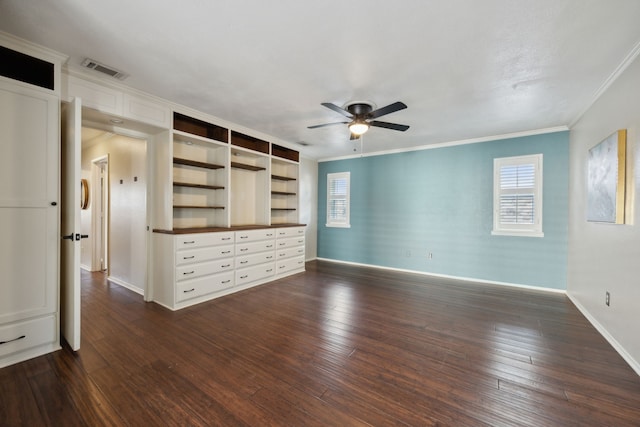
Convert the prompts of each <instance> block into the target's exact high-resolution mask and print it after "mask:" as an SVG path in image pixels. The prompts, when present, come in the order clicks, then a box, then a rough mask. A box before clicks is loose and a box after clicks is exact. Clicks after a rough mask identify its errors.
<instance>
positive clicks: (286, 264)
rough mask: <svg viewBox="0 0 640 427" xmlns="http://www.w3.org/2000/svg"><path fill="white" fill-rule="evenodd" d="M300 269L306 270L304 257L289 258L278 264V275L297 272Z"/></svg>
mask: <svg viewBox="0 0 640 427" xmlns="http://www.w3.org/2000/svg"><path fill="white" fill-rule="evenodd" d="M298 268H304V255H302V256H298V257H295V258H287V259H285V260H282V261H278V262H277V263H276V271H277V273H278V274H281V273H286V272H288V271H291V270H297V269H298Z"/></svg>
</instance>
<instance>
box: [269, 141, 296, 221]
mask: <svg viewBox="0 0 640 427" xmlns="http://www.w3.org/2000/svg"><path fill="white" fill-rule="evenodd" d="M298 171H299V167H298V152H297V151H295V150H291V149H289V148H285V147H281V146H279V145H276V144H272V146H271V224H289V223H295V222H296V221H297V220H298Z"/></svg>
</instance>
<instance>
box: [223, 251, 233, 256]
mask: <svg viewBox="0 0 640 427" xmlns="http://www.w3.org/2000/svg"><path fill="white" fill-rule="evenodd" d="M230 253H231V251H222V254H223V255H226V254H230Z"/></svg>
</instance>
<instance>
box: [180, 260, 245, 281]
mask: <svg viewBox="0 0 640 427" xmlns="http://www.w3.org/2000/svg"><path fill="white" fill-rule="evenodd" d="M227 270H233V258H225V259H220V260H216V261H209V262H202V263H199V264H189V265H183V266H180V267H178V268H176V281H181V280H189V279H194V278H196V277H201V276H207V275H209V274H215V273H221V272H223V271H227Z"/></svg>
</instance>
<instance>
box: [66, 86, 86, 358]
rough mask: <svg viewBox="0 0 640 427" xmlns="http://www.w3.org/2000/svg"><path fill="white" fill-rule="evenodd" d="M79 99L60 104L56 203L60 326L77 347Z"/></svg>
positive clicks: (73, 345) (71, 345) (78, 316)
mask: <svg viewBox="0 0 640 427" xmlns="http://www.w3.org/2000/svg"><path fill="white" fill-rule="evenodd" d="M81 145H82V102H81V100H80V98H75V99H74V100H73V101H72V102H70V103H69V104H67V105H64V106H63V108H62V149H61V168H62V171H61V174H60V175H61V182H60V192H61V206H60V231H61V233H62V241H61V243H60V327H61V329H62V336H63V337H64V338H65V340H67V343H69V346H70V347H71V348H72V349H73V350H74V351H77V350H79V349H80V239H81V238H82V237H85V236H82V235H81V234H80V179H81V170H80V156H81Z"/></svg>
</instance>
